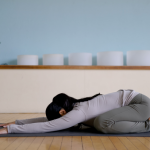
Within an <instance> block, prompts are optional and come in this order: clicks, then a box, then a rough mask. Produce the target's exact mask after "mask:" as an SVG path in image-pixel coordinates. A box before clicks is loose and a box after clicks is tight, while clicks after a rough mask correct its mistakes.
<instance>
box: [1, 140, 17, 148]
mask: <svg viewBox="0 0 150 150" xmlns="http://www.w3.org/2000/svg"><path fill="white" fill-rule="evenodd" d="M16 139H17V138H16V137H9V138H7V139H6V140H5V141H4V142H2V143H1V145H0V150H4V149H6V148H7V147H8V146H9V145H10V144H11V143H13V142H14V141H15V140H16Z"/></svg>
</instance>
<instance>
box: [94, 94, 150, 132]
mask: <svg viewBox="0 0 150 150" xmlns="http://www.w3.org/2000/svg"><path fill="white" fill-rule="evenodd" d="M149 117H150V99H149V98H148V97H147V96H145V95H143V94H138V95H136V96H135V97H134V98H133V100H132V101H131V102H130V103H129V105H128V106H124V107H120V108H116V109H113V110H110V111H108V112H106V113H103V114H101V115H99V116H98V117H96V118H95V120H94V127H95V128H96V129H97V130H98V131H100V132H103V133H138V132H148V131H150V121H149V120H148V118H149Z"/></svg>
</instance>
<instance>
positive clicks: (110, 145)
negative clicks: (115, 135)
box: [100, 137, 116, 150]
mask: <svg viewBox="0 0 150 150" xmlns="http://www.w3.org/2000/svg"><path fill="white" fill-rule="evenodd" d="M100 139H101V141H102V143H103V145H104V147H105V149H106V150H116V148H115V146H114V145H113V143H112V142H111V141H110V139H109V138H108V137H100Z"/></svg>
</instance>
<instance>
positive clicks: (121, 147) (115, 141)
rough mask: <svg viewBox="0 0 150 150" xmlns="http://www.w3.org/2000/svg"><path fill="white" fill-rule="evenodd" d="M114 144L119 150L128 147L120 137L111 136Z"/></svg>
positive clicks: (124, 149)
mask: <svg viewBox="0 0 150 150" xmlns="http://www.w3.org/2000/svg"><path fill="white" fill-rule="evenodd" d="M109 139H110V140H111V142H112V143H113V145H114V146H115V147H116V149H117V150H126V149H127V148H126V147H125V146H124V144H123V143H122V142H121V141H120V140H119V139H118V137H109Z"/></svg>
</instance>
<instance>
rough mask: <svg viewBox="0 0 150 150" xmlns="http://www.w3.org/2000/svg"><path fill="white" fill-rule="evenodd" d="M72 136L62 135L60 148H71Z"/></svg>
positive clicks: (68, 149)
mask: <svg viewBox="0 0 150 150" xmlns="http://www.w3.org/2000/svg"><path fill="white" fill-rule="evenodd" d="M71 143H72V137H71V136H63V139H62V144H61V150H71Z"/></svg>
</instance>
